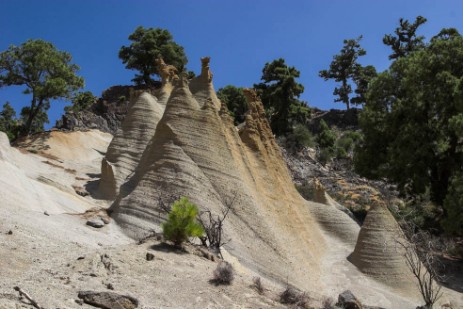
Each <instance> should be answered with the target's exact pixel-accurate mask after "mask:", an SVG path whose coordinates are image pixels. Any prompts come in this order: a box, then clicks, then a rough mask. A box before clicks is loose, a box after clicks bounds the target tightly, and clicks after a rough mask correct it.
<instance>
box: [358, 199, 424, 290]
mask: <svg viewBox="0 0 463 309" xmlns="http://www.w3.org/2000/svg"><path fill="white" fill-rule="evenodd" d="M403 237H404V236H403V233H402V230H401V229H400V227H399V225H398V223H397V222H396V221H395V219H394V217H393V216H392V214H391V213H390V211H389V210H388V209H387V208H386V207H385V206H383V205H379V204H375V205H374V206H373V207H372V209H371V210H370V211H369V212H368V215H367V217H366V218H365V222H364V223H363V225H362V228H361V230H360V233H359V236H358V240H357V245H356V246H355V250H354V252H353V253H352V254H351V255H350V256H349V261H351V262H352V264H354V265H355V266H357V268H358V269H359V270H360V271H362V272H363V273H365V274H367V275H369V276H371V277H373V278H375V279H376V280H378V281H381V282H383V283H385V284H388V285H390V286H392V287H395V288H398V289H400V290H402V292H404V293H407V292H408V293H409V294H410V293H412V294H413V292H410V290H414V289H415V286H414V282H413V281H412V278H411V276H410V270H409V269H408V267H407V265H406V261H405V257H404V250H403V247H402V246H401V245H400V244H399V243H398V241H401V242H404V238H403Z"/></svg>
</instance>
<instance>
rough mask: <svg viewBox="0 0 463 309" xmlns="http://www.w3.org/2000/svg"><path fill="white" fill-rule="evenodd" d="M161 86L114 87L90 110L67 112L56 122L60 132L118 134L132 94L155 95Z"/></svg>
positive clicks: (104, 93) (104, 92)
mask: <svg viewBox="0 0 463 309" xmlns="http://www.w3.org/2000/svg"><path fill="white" fill-rule="evenodd" d="M160 86H161V85H160V84H159V85H157V86H156V87H154V88H152V89H146V88H145V87H142V86H112V87H110V88H108V89H107V90H105V91H103V93H102V95H101V98H99V99H98V101H97V102H96V103H95V104H93V105H92V106H91V107H90V108H89V110H85V111H81V112H77V113H76V112H67V113H65V114H64V115H63V116H62V117H61V119H60V120H58V121H57V122H56V125H55V127H56V128H57V129H60V130H69V131H75V130H88V129H98V130H100V131H102V132H107V133H111V134H113V135H114V134H116V132H117V130H118V129H119V128H120V127H121V124H122V121H123V120H124V119H125V116H126V115H127V112H128V110H129V104H130V100H129V99H130V92H131V91H134V90H143V91H146V92H148V93H154V92H155V91H156V89H159V88H160Z"/></svg>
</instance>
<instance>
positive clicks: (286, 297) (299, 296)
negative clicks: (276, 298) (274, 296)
mask: <svg viewBox="0 0 463 309" xmlns="http://www.w3.org/2000/svg"><path fill="white" fill-rule="evenodd" d="M309 301H310V299H309V296H308V295H307V293H306V292H300V291H298V290H296V289H295V288H292V287H289V286H288V287H287V288H286V289H285V290H284V291H283V292H281V294H280V303H282V304H285V305H294V306H295V307H296V308H308V307H309Z"/></svg>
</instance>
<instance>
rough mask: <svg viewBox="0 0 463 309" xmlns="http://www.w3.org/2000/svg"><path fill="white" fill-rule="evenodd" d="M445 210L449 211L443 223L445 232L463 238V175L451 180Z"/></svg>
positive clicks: (460, 174)
mask: <svg viewBox="0 0 463 309" xmlns="http://www.w3.org/2000/svg"><path fill="white" fill-rule="evenodd" d="M444 209H445V210H446V211H447V218H445V219H444V221H443V222H442V226H443V228H444V230H445V231H446V232H447V233H449V234H454V235H458V236H463V173H459V174H457V175H455V176H453V177H452V178H451V180H450V186H449V191H448V193H447V195H446V197H445V201H444Z"/></svg>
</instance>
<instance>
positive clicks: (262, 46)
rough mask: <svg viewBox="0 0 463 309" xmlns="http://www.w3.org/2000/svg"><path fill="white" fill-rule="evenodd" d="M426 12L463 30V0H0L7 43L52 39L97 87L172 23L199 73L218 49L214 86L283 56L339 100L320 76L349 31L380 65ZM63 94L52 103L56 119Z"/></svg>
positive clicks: (111, 81) (10, 95)
mask: <svg viewBox="0 0 463 309" xmlns="http://www.w3.org/2000/svg"><path fill="white" fill-rule="evenodd" d="M418 15H422V16H424V17H426V18H427V19H428V22H427V23H426V24H425V25H423V26H422V27H421V28H420V34H421V35H424V36H426V37H427V38H428V39H429V38H430V37H431V36H433V35H435V34H437V33H438V32H439V30H440V29H442V28H444V27H455V28H457V29H458V30H459V31H460V33H463V1H461V0H413V1H407V0H401V1H399V0H362V1H360V0H356V1H348V0H327V1H322V0H306V1H302V0H300V1H295V0H294V1H291V0H285V1H283V0H280V1H276V0H239V1H237V0H235V1H231V0H230V1H219V0H196V1H193V0H189V1H187V0H183V1H180V0H169V1H167V0H166V1H154V0H145V1H141V0H138V1H115V0H113V1H110V0H98V1H97V0H93V1H90V0H79V1H78V0H75V1H69V0H53V1H52V0H48V1H45V0H41V1H32V0H28V1H25V0H0V51H3V50H5V49H7V48H8V46H9V45H10V44H14V45H19V44H21V43H22V42H24V41H26V40H27V39H31V38H32V39H44V40H47V41H50V42H52V43H53V44H55V46H56V47H57V48H58V49H60V50H65V51H68V52H69V53H71V54H72V56H73V59H74V63H76V64H78V65H79V66H80V67H81V70H80V72H79V74H80V75H81V76H83V77H84V78H85V83H86V88H85V89H86V90H90V91H92V92H93V93H94V94H95V95H98V96H99V95H100V94H101V92H102V91H103V90H104V89H106V88H108V87H110V86H112V85H118V84H122V85H124V84H131V81H130V80H131V79H132V78H133V75H134V71H130V70H127V69H125V68H124V65H123V64H122V62H121V61H120V60H119V59H118V57H117V54H118V51H119V49H120V47H121V46H122V45H128V44H129V41H128V39H127V37H128V36H129V34H131V33H132V32H133V31H134V30H135V28H136V27H137V26H139V25H141V26H144V27H160V28H165V29H168V30H169V31H170V32H171V33H172V34H173V36H174V40H175V41H176V42H177V43H179V44H180V45H182V46H184V48H185V52H186V54H187V56H188V59H189V63H188V65H187V67H188V69H190V70H193V71H195V72H197V73H199V68H200V62H199V58H200V57H202V56H211V58H212V60H211V69H212V71H213V73H214V84H215V86H216V89H218V88H220V87H223V86H225V85H228V84H232V85H235V86H252V85H253V84H254V83H256V82H259V79H260V76H261V72H262V68H263V66H264V65H265V63H266V62H270V61H272V60H274V59H276V58H279V57H283V58H285V59H286V63H287V64H289V65H292V66H295V67H296V68H297V69H298V70H300V71H301V78H300V82H301V83H302V84H303V85H304V87H305V92H304V94H303V95H302V99H303V100H305V101H307V102H308V103H309V105H310V106H316V107H319V108H323V109H329V108H343V106H342V105H341V104H339V103H333V95H332V91H333V88H334V83H331V82H325V81H323V80H322V79H321V78H319V77H318V71H320V70H321V69H325V68H327V67H328V66H329V63H330V62H331V59H332V56H333V55H334V54H336V53H338V52H339V50H340V49H341V47H342V41H343V39H348V38H355V37H358V36H359V35H363V40H362V42H361V44H362V46H363V47H364V48H365V49H366V50H367V55H366V56H365V57H362V58H361V63H362V64H365V65H366V64H372V65H374V66H375V67H376V68H377V70H378V71H382V70H384V69H386V68H387V67H388V65H389V61H388V59H387V56H388V54H389V53H390V51H389V49H388V47H386V46H384V45H383V44H382V37H383V36H384V34H387V33H392V32H393V30H394V29H395V27H397V25H398V20H399V18H400V17H404V18H406V19H409V20H412V21H413V20H414V19H415V17H416V16H418ZM21 90H22V89H19V88H18V87H5V88H2V89H0V105H3V103H5V102H6V101H10V102H11V103H12V105H13V106H14V107H15V108H16V110H17V111H19V110H20V108H21V107H22V106H24V105H27V104H28V103H29V101H30V96H29V95H23V94H21ZM64 105H65V102H55V103H53V104H52V110H51V112H50V114H49V115H50V120H51V122H50V125H49V126H47V127H50V126H52V125H54V123H55V120H56V119H57V118H59V117H60V115H61V114H62V110H63V107H64Z"/></svg>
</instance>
